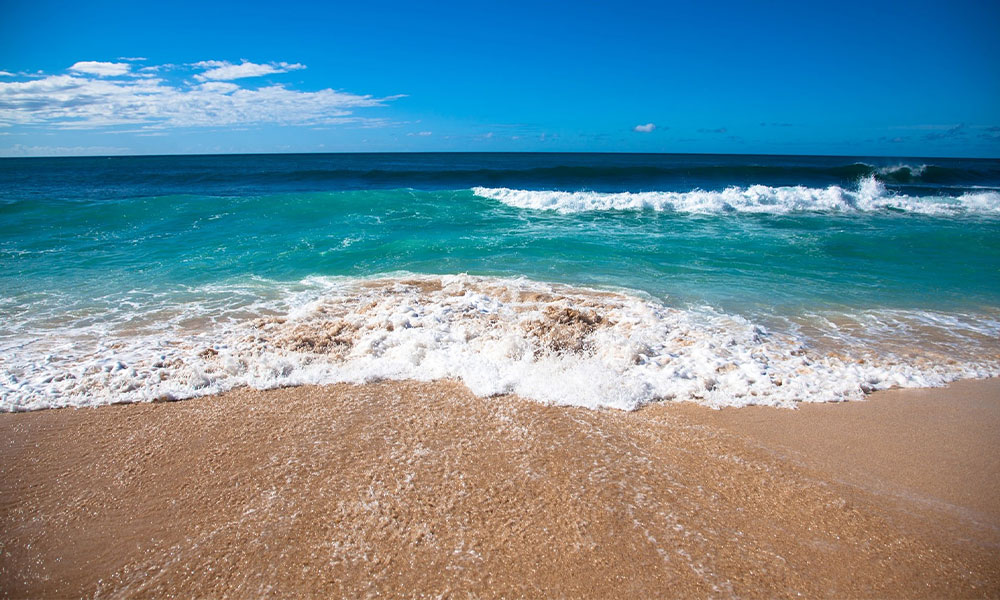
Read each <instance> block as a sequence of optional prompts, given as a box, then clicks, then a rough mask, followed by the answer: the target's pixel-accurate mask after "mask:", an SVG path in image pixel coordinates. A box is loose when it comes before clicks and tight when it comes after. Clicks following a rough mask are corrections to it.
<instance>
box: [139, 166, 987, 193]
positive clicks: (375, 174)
mask: <svg viewBox="0 0 1000 600" xmlns="http://www.w3.org/2000/svg"><path fill="white" fill-rule="evenodd" d="M175 175H176V176H180V177H183V178H184V181H185V182H189V183H190V182H197V183H215V182H225V181H230V180H231V179H232V175H231V174H228V173H224V172H219V171H215V170H213V171H206V172H203V173H199V172H197V171H196V172H193V173H192V172H185V173H183V174H172V173H160V174H152V175H150V177H152V178H153V179H157V180H158V181H157V182H158V183H170V181H169V180H170V179H171V178H172V177H174V176H175ZM998 176H1000V174H998V173H995V172H992V173H984V172H981V171H977V170H970V169H962V168H953V167H941V166H936V165H927V164H920V165H907V164H898V165H893V166H884V167H878V166H874V165H870V164H866V163H860V162H859V163H852V164H847V165H840V166H815V167H812V166H775V165H705V166H690V165H688V166H655V165H632V166H618V165H607V166H574V165H562V166H551V167H529V168H523V169H510V168H507V169H500V168H478V169H460V168H459V169H418V170H408V169H302V170H290V171H285V170H278V171H266V170H263V171H256V172H250V173H245V174H241V175H240V179H241V180H243V181H245V182H252V183H272V182H273V183H296V182H302V183H305V182H328V183H329V182H334V183H336V182H345V183H352V182H359V183H365V184H378V185H390V186H404V187H407V186H420V185H426V184H433V185H440V186H447V185H453V184H457V185H463V184H467V183H468V182H470V181H474V182H478V183H480V184H484V185H488V184H491V183H503V182H513V181H518V182H520V181H524V182H538V183H544V182H574V183H584V184H587V183H605V182H607V183H619V182H620V183H627V184H635V183H643V182H667V183H669V182H681V181H685V180H690V179H697V180H702V181H716V180H717V181H754V180H757V181H760V180H777V179H781V180H786V179H787V180H809V179H815V178H821V179H827V180H840V181H844V182H849V181H857V180H859V179H863V178H866V177H875V178H876V179H878V180H879V181H883V182H885V183H890V184H891V183H900V184H905V183H929V184H953V185H963V184H964V185H968V184H974V183H977V182H981V181H986V180H990V181H992V180H995V179H996V178H997V177H998Z"/></svg>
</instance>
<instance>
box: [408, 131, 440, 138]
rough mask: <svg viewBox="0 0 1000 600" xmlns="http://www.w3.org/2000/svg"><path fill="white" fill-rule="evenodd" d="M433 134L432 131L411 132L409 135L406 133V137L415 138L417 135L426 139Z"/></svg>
mask: <svg viewBox="0 0 1000 600" xmlns="http://www.w3.org/2000/svg"><path fill="white" fill-rule="evenodd" d="M433 133H434V132H433V131H411V132H410V133H408V134H406V135H408V136H411V137H412V136H415V135H419V136H420V137H427V136H429V135H432V134H433Z"/></svg>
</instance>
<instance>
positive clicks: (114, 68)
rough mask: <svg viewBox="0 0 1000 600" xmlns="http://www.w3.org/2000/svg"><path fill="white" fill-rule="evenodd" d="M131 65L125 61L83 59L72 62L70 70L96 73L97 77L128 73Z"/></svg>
mask: <svg viewBox="0 0 1000 600" xmlns="http://www.w3.org/2000/svg"><path fill="white" fill-rule="evenodd" d="M130 68H131V65H129V64H127V63H113V62H99V61H96V60H84V61H80V62H78V63H76V64H74V65H73V66H72V67H70V68H69V70H70V71H76V72H77V73H86V74H88V75H97V76H98V77H115V76H118V75H124V74H126V73H128V71H129V69H130Z"/></svg>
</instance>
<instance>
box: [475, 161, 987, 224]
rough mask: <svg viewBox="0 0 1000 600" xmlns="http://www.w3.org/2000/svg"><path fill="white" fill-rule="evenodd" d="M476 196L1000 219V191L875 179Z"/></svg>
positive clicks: (574, 208)
mask: <svg viewBox="0 0 1000 600" xmlns="http://www.w3.org/2000/svg"><path fill="white" fill-rule="evenodd" d="M907 168H908V167H907ZM472 191H473V193H474V194H475V195H477V196H480V197H482V198H488V199H491V200H496V201H499V202H502V203H504V204H507V205H509V206H513V207H516V208H524V209H532V210H550V211H557V212H560V213H577V212H586V211H610V210H619V211H637V210H652V211H670V212H678V213H697V214H726V213H759V214H789V213H806V212H820V213H871V212H903V213H914V214H922V215H932V216H961V215H978V216H991V217H992V216H1000V192H998V191H994V190H989V191H982V192H969V193H964V194H961V195H959V196H909V195H905V194H896V193H892V192H889V191H887V190H886V187H885V185H884V184H883V183H882V182H881V181H879V180H878V179H876V178H875V177H874V176H870V177H868V178H866V179H864V180H862V181H861V182H860V183H859V184H858V187H857V188H856V189H846V188H843V187H840V186H836V185H833V186H829V187H826V188H810V187H803V186H787V187H771V186H766V185H752V186H749V187H735V186H734V187H729V188H726V189H724V190H722V191H706V190H693V191H688V192H618V193H604V192H592V191H581V192H569V191H554V190H553V191H548V190H541V191H538V190H517V189H509V188H486V187H476V188H473V190H472Z"/></svg>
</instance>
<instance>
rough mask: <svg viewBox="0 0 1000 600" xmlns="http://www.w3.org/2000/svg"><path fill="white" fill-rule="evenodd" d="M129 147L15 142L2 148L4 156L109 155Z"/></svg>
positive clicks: (124, 150)
mask: <svg viewBox="0 0 1000 600" xmlns="http://www.w3.org/2000/svg"><path fill="white" fill-rule="evenodd" d="M128 151H129V150H128V148H120V147H117V146H28V145H24V144H15V145H13V146H11V147H10V148H4V149H2V150H0V153H2V155H3V156H108V155H112V154H126V153H128Z"/></svg>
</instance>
